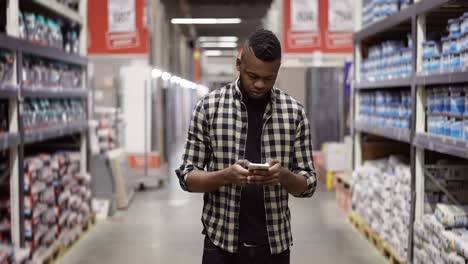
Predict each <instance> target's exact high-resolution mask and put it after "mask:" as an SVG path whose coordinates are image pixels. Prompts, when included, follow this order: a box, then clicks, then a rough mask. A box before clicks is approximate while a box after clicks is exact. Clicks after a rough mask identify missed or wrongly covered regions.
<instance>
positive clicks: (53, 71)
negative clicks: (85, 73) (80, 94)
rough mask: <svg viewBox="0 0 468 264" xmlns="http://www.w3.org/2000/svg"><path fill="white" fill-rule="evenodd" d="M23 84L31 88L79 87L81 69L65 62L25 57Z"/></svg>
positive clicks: (80, 84) (80, 85)
mask: <svg viewBox="0 0 468 264" xmlns="http://www.w3.org/2000/svg"><path fill="white" fill-rule="evenodd" d="M22 81H23V85H24V86H28V87H33V88H51V89H52V88H61V89H81V88H83V87H82V69H81V68H80V67H78V66H73V65H68V64H65V63H59V62H53V61H48V60H43V59H39V58H35V57H25V58H24V60H23V80H22Z"/></svg>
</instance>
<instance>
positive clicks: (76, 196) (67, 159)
mask: <svg viewBox="0 0 468 264" xmlns="http://www.w3.org/2000/svg"><path fill="white" fill-rule="evenodd" d="M80 159H81V156H80V153H73V152H58V153H56V154H54V155H53V156H52V163H51V164H52V167H53V170H54V175H56V179H55V191H56V193H57V194H58V196H57V206H58V212H59V217H58V224H59V233H60V234H69V233H70V232H72V231H73V229H74V228H77V227H78V228H79V227H81V226H82V224H84V223H85V222H86V221H87V220H88V219H89V217H90V216H91V207H90V206H91V185H90V184H91V176H90V175H89V174H86V173H80ZM62 236H63V235H62ZM64 239H67V238H66V237H64ZM66 242H67V243H68V242H69V241H66Z"/></svg>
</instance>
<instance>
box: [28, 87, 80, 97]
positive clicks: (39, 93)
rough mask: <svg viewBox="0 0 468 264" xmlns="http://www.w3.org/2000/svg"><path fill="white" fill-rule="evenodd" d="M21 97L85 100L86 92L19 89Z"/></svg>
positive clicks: (76, 90)
mask: <svg viewBox="0 0 468 264" xmlns="http://www.w3.org/2000/svg"><path fill="white" fill-rule="evenodd" d="M21 95H22V96H23V97H34V98H83V99H84V98H86V97H87V96H88V91H87V90H85V89H73V88H70V89H48V88H33V87H25V86H23V87H22V88H21Z"/></svg>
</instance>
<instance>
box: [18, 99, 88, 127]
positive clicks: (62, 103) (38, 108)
mask: <svg viewBox="0 0 468 264" xmlns="http://www.w3.org/2000/svg"><path fill="white" fill-rule="evenodd" d="M22 116H23V124H24V128H25V129H26V130H33V129H37V128H47V127H51V126H64V125H68V124H73V123H79V122H83V121H85V120H86V112H85V109H84V105H83V102H82V101H81V100H80V99H26V100H25V103H24V108H23V115H22Z"/></svg>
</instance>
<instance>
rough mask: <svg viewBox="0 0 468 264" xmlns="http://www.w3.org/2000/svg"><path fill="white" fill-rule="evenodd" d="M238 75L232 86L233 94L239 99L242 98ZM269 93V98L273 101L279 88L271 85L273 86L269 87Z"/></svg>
mask: <svg viewBox="0 0 468 264" xmlns="http://www.w3.org/2000/svg"><path fill="white" fill-rule="evenodd" d="M239 81H240V80H239V77H238V78H237V79H236V80H235V81H234V83H233V87H234V96H235V98H238V99H240V100H242V96H243V95H242V91H241V89H240V87H239ZM270 92H271V94H270V99H271V102H272V103H273V102H274V101H275V100H274V99H276V97H277V96H278V93H279V90H278V88H276V86H273V88H272V89H271V91H270Z"/></svg>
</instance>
